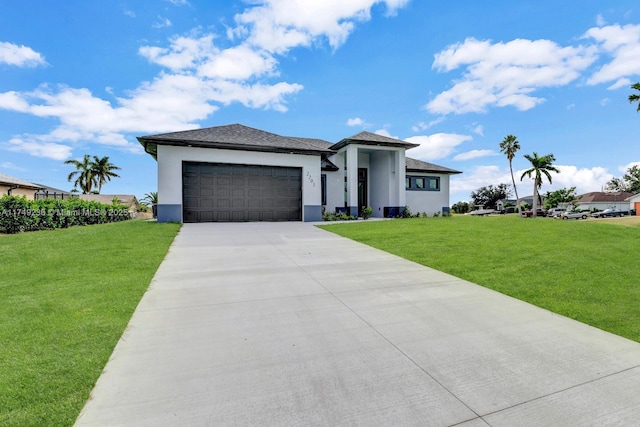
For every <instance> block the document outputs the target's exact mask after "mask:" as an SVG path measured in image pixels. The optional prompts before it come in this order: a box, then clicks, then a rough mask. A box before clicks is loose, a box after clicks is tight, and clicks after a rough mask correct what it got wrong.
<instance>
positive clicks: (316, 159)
mask: <svg viewBox="0 0 640 427" xmlns="http://www.w3.org/2000/svg"><path fill="white" fill-rule="evenodd" d="M157 159H158V204H159V205H182V162H183V161H187V162H208V163H234V164H242V165H264V166H284V167H300V168H302V205H303V212H302V218H305V212H304V209H305V208H304V206H320V202H321V182H320V156H314V155H302V154H286V153H262V152H255V151H240V150H219V149H213V148H200V147H174V146H165V145H159V146H158V155H157Z"/></svg>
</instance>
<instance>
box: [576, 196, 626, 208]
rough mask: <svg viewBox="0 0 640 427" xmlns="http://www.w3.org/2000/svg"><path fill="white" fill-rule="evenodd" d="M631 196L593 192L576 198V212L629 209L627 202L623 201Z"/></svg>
mask: <svg viewBox="0 0 640 427" xmlns="http://www.w3.org/2000/svg"><path fill="white" fill-rule="evenodd" d="M631 196H633V194H631V193H627V192H624V191H614V192H609V191H607V192H604V191H593V192H591V193H585V194H581V195H579V196H578V200H577V203H578V210H581V211H587V210H588V211H593V210H598V211H603V210H605V209H609V208H611V209H623V210H626V209H629V202H628V201H625V199H627V198H629V197H631Z"/></svg>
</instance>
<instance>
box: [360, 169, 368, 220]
mask: <svg viewBox="0 0 640 427" xmlns="http://www.w3.org/2000/svg"><path fill="white" fill-rule="evenodd" d="M365 206H369V201H368V200H367V170H366V169H365V168H358V210H361V209H362V208H363V207H365ZM358 213H359V212H358Z"/></svg>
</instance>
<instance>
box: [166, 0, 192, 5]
mask: <svg viewBox="0 0 640 427" xmlns="http://www.w3.org/2000/svg"><path fill="white" fill-rule="evenodd" d="M167 1H168V2H169V3H172V4H174V5H176V6H186V5H188V4H189V2H188V1H187V0H167Z"/></svg>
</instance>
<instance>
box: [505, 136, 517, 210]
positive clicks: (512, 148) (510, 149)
mask: <svg viewBox="0 0 640 427" xmlns="http://www.w3.org/2000/svg"><path fill="white" fill-rule="evenodd" d="M519 149H520V142H518V138H517V137H516V136H514V135H507V136H505V138H504V139H503V140H502V142H501V143H500V152H501V153H503V154H505V155H506V156H507V159H508V160H509V170H510V171H511V182H513V190H514V191H515V192H516V208H518V214H520V197H518V188H517V187H516V180H515V179H514V178H513V158H514V157H515V155H516V152H517V151H518V150H519Z"/></svg>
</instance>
